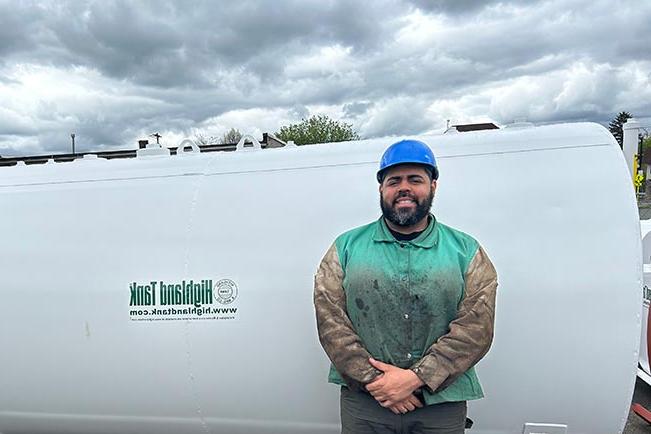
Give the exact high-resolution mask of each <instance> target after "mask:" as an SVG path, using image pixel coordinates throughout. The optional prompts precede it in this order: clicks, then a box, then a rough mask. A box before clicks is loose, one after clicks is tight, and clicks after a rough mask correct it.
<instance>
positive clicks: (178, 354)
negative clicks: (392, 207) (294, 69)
mask: <svg viewBox="0 0 651 434" xmlns="http://www.w3.org/2000/svg"><path fill="white" fill-rule="evenodd" d="M418 139H420V140H423V141H425V142H426V143H428V144H430V145H431V146H432V148H433V150H434V152H435V154H436V156H437V159H438V161H439V165H440V172H441V177H440V180H439V186H438V189H437V196H436V198H435V201H434V213H435V214H436V216H437V218H438V219H439V220H440V221H442V222H444V223H446V224H449V225H451V226H453V227H456V228H458V229H461V230H463V231H465V232H468V233H470V234H472V235H473V236H474V237H476V238H477V239H478V240H479V241H480V242H481V244H482V245H483V246H484V247H485V249H486V250H487V252H488V253H489V255H490V257H491V259H492V260H493V262H494V264H495V266H496V268H497V271H498V274H499V282H500V286H499V288H498V298H497V312H496V329H495V341H494V344H493V348H492V349H491V351H490V352H489V354H488V355H487V356H486V358H485V359H484V360H482V361H481V362H480V364H479V365H478V368H477V370H478V374H479V377H480V380H481V382H482V384H483V387H484V390H485V392H486V398H484V399H483V400H480V401H476V402H472V403H470V405H469V417H470V418H472V419H473V420H474V421H475V425H474V427H473V428H472V429H471V430H470V432H471V433H479V434H497V433H500V434H503V433H522V432H523V429H525V428H524V427H525V424H530V425H529V428H527V429H529V431H526V432H549V433H552V432H553V433H561V432H567V433H574V434H588V433H589V434H612V433H619V432H621V431H622V429H623V426H624V423H625V420H626V416H627V414H628V407H629V404H630V400H631V397H632V393H633V386H634V381H635V372H636V363H637V360H638V345H639V336H640V305H641V300H642V295H641V291H640V288H641V287H642V282H641V279H642V262H641V255H640V252H641V243H640V231H639V221H638V215H637V208H636V203H635V196H634V192H633V188H632V186H631V182H630V179H629V176H628V172H627V169H626V166H625V163H624V158H623V156H622V153H621V150H620V149H619V147H618V146H617V144H616V143H615V141H614V139H613V137H612V136H611V135H610V134H609V133H608V132H607V131H606V130H605V129H604V128H603V127H601V126H598V125H595V124H571V125H567V124H565V125H550V126H543V127H534V128H523V129H513V130H508V129H507V130H493V131H483V132H476V133H462V134H455V135H445V136H426V137H418ZM393 141H395V140H394V139H383V140H366V141H357V142H346V143H333V144H322V145H315V146H303V147H292V148H281V149H268V150H256V151H238V152H230V153H202V154H196V153H186V154H183V155H180V156H150V157H139V158H134V159H130V160H111V161H106V160H102V159H91V160H79V161H75V162H71V163H56V164H47V165H39V166H24V165H23V166H17V167H7V168H0V209H1V210H2V213H1V214H0V227H2V229H3V235H2V242H1V244H0V264H1V267H2V271H1V273H0V276H1V277H0V278H1V285H0V300H1V301H0V367H1V368H0V433H2V434H13V433H32V434H38V433H66V434H69V433H85V434H90V433H157V434H161V433H180V432H183V433H197V434H199V433H201V434H205V433H247V434H250V433H269V434H271V433H315V434H318V433H336V432H338V431H339V418H338V390H337V388H336V387H335V386H333V385H329V384H327V382H326V375H327V368H328V361H327V359H326V356H325V354H324V353H323V351H322V349H321V348H320V346H319V343H318V339H317V336H316V326H315V320H314V309H313V306H312V285H313V275H314V272H315V270H316V267H317V264H318V262H319V260H320V259H321V257H322V255H323V254H324V252H325V250H326V249H327V247H328V246H329V245H330V243H331V242H332V240H333V239H334V238H335V236H336V235H338V234H339V233H341V232H343V231H345V230H347V229H349V228H352V227H354V226H357V225H361V224H365V223H367V222H370V221H371V220H373V219H376V218H378V216H379V214H380V211H379V205H378V192H377V184H376V182H375V171H376V170H377V166H378V160H379V158H380V155H381V153H382V151H383V150H384V149H385V148H386V147H387V146H388V145H389V144H390V143H392V142H393ZM544 424H556V426H551V427H550V426H548V427H547V428H544V426H545V425H544ZM544 429H546V430H548V431H543V430H544Z"/></svg>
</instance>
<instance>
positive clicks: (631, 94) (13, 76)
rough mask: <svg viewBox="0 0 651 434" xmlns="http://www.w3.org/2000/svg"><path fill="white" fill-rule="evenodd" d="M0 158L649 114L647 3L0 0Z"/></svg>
mask: <svg viewBox="0 0 651 434" xmlns="http://www.w3.org/2000/svg"><path fill="white" fill-rule="evenodd" d="M0 101H1V104H0V155H3V156H9V155H33V154H40V153H62V152H66V151H68V150H69V149H70V133H72V132H74V133H75V134H76V137H77V149H78V150H81V151H84V150H101V149H118V148H122V149H133V148H135V147H136V141H137V140H138V139H139V138H146V136H147V135H149V134H151V133H153V132H156V131H158V132H160V133H161V134H163V142H164V143H165V144H166V145H168V146H175V145H176V144H177V143H178V142H179V141H180V140H181V139H182V138H184V137H194V135H195V134H197V133H201V134H204V135H206V136H210V135H214V136H221V135H222V134H223V133H224V132H226V131H227V130H229V129H230V128H231V127H234V128H237V129H239V130H240V131H241V132H243V133H252V134H255V135H260V136H261V134H262V133H263V132H275V131H278V129H279V128H280V127H281V126H282V125H287V124H289V123H293V122H298V121H300V120H301V118H305V117H308V116H310V115H313V114H320V113H323V114H327V115H329V116H330V117H332V118H334V119H337V120H342V121H345V122H348V123H351V124H352V125H353V126H354V128H355V129H356V130H357V131H358V132H359V134H360V135H361V136H362V137H364V138H370V137H379V136H386V135H399V136H410V135H416V134H421V133H425V132H432V131H438V130H440V129H441V128H444V127H445V124H446V120H447V119H450V120H451V123H452V124H455V123H470V122H482V121H493V122H496V123H498V124H505V123H509V122H513V121H514V120H527V121H530V122H534V123H549V122H565V121H578V120H589V121H595V122H600V123H604V124H606V123H608V121H609V120H610V119H612V117H613V116H614V115H615V114H617V113H618V112H619V111H622V110H626V111H629V112H631V113H633V114H634V115H636V116H651V1H648V0H631V1H617V2H613V1H612V0H555V1H541V2H533V1H515V0H514V1H506V2H497V1H479V0H477V1H475V0H449V1H444V0H438V1H437V0H412V1H407V0H404V1H400V0H374V1H368V2H362V1H352V0H347V1H340V2H337V1H325V0H316V1H305V0H295V1H292V0H275V1H269V2H262V1H257V2H254V1H246V0H237V1H205V2H201V1H158V0H157V1H142V2H136V1H113V0H102V1H97V2H94V1H90V2H81V1H79V2H77V1H65V2H64V1H58V2H48V1H34V2H30V1H22V2H15V1H11V0H0Z"/></svg>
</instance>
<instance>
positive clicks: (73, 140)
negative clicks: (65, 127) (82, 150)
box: [70, 133, 75, 154]
mask: <svg viewBox="0 0 651 434" xmlns="http://www.w3.org/2000/svg"><path fill="white" fill-rule="evenodd" d="M70 138H71V139H72V153H73V154H74V153H75V133H72V134H70Z"/></svg>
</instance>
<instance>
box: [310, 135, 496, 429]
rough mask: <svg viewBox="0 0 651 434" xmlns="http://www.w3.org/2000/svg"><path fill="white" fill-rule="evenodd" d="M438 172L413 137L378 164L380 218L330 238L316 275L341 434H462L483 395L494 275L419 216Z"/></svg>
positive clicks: (475, 254) (425, 215) (464, 244)
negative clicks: (471, 405) (469, 407)
mask: <svg viewBox="0 0 651 434" xmlns="http://www.w3.org/2000/svg"><path fill="white" fill-rule="evenodd" d="M438 175H439V172H438V167H437V165H436V160H435V158H434V155H433V154H432V151H431V150H430V148H429V146H427V145H426V144H425V143H423V142H420V141H417V140H403V141H400V142H397V143H394V144H393V145H391V146H390V147H389V148H388V149H387V150H386V151H385V153H384V155H383V156H382V160H381V161H380V170H379V171H378V173H377V180H378V182H379V183H380V206H381V209H382V217H381V218H380V219H379V220H378V221H375V222H373V223H370V224H368V225H365V226H362V227H359V228H356V229H353V230H351V231H348V232H346V233H344V234H342V235H340V236H339V237H338V238H337V239H336V240H335V242H334V244H333V245H332V246H331V247H330V249H329V250H328V251H327V253H326V254H325V256H324V258H323V260H322V261H321V264H320V266H319V269H318V271H317V274H316V277H315V288H314V304H315V308H316V316H317V326H318V330H319V339H320V341H321V344H322V345H323V348H324V349H325V351H326V353H327V354H328V357H329V358H330V360H331V361H332V365H331V368H330V374H329V377H328V379H329V381H330V382H332V383H335V384H339V385H341V386H342V388H341V402H340V405H341V423H342V433H345V434H348V433H355V434H360V433H421V432H422V433H425V432H426V433H463V432H464V427H465V420H466V401H467V400H471V399H479V398H482V397H483V392H482V389H481V386H480V384H479V380H478V378H477V375H476V374H475V370H474V368H473V366H474V365H475V364H476V363H477V362H478V361H479V360H480V359H481V358H482V357H483V356H484V355H485V354H486V352H487V351H488V349H489V347H490V345H491V342H492V338H493V323H494V312H495V291H496V288H497V275H496V273H495V269H494V268H493V265H492V264H491V262H490V261H489V259H488V257H487V256H486V253H485V252H484V250H483V249H482V248H481V247H480V246H479V244H478V243H477V241H475V240H474V239H473V238H472V237H470V236H468V235H466V234H464V233H462V232H460V231H457V230H455V229H452V228H450V227H448V226H445V225H443V224H442V223H440V222H438V221H437V220H436V219H435V218H434V216H433V215H431V214H430V212H429V211H430V209H431V205H432V200H433V198H434V193H435V191H436V185H437V179H438Z"/></svg>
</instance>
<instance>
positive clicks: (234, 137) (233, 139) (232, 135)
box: [222, 128, 242, 145]
mask: <svg viewBox="0 0 651 434" xmlns="http://www.w3.org/2000/svg"><path fill="white" fill-rule="evenodd" d="M241 138H242V133H240V130H238V129H237V128H231V129H230V130H229V131H228V132H227V133H226V134H224V135H223V136H222V143H228V144H231V145H232V144H237V143H238V142H239V141H240V139H241Z"/></svg>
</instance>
